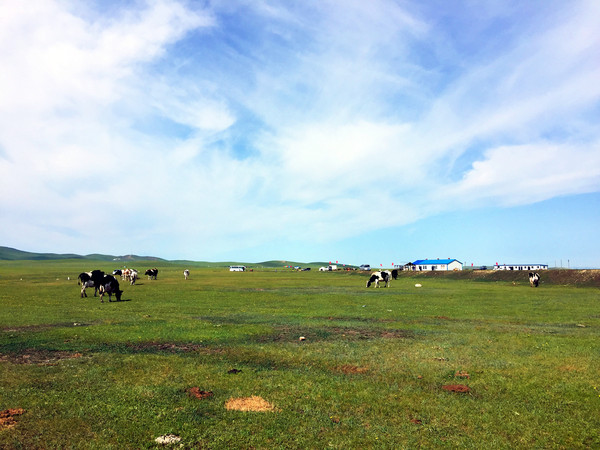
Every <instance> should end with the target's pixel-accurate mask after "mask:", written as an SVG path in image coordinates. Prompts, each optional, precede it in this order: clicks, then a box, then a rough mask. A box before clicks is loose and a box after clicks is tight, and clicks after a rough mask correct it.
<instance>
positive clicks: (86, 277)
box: [77, 272, 98, 298]
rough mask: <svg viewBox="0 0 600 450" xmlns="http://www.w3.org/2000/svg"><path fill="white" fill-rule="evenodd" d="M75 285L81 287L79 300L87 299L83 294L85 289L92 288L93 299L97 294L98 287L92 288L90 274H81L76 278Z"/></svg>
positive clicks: (92, 283)
mask: <svg viewBox="0 0 600 450" xmlns="http://www.w3.org/2000/svg"><path fill="white" fill-rule="evenodd" d="M77 284H80V285H81V298H83V297H87V294H86V293H85V290H86V288H92V287H93V288H94V297H95V296H96V294H97V293H98V287H97V286H94V282H93V281H92V272H82V273H80V274H79V276H78V277H77Z"/></svg>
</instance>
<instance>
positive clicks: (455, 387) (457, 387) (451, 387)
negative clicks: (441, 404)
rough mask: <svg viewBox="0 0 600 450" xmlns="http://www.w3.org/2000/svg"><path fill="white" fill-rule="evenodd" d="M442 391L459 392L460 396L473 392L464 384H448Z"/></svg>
mask: <svg viewBox="0 0 600 450" xmlns="http://www.w3.org/2000/svg"><path fill="white" fill-rule="evenodd" d="M442 389H444V390H445V391H448V392H457V393H459V394H466V393H467V392H470V391H471V388H469V386H465V385H464V384H447V385H445V386H442Z"/></svg>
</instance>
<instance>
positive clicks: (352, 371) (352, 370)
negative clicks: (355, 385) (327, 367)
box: [335, 364, 369, 375]
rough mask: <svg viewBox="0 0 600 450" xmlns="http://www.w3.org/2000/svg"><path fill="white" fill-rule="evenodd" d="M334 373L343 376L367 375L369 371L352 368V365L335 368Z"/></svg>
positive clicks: (367, 369)
mask: <svg viewBox="0 0 600 450" xmlns="http://www.w3.org/2000/svg"><path fill="white" fill-rule="evenodd" d="M335 371H336V372H342V373H343V374H346V375H355V374H362V373H367V372H368V371H369V368H368V367H359V366H353V365H352V364H344V365H343V366H338V367H336V368H335Z"/></svg>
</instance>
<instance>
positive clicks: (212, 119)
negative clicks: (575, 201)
mask: <svg viewBox="0 0 600 450" xmlns="http://www.w3.org/2000/svg"><path fill="white" fill-rule="evenodd" d="M71 6H74V5H71ZM119 6H120V5H119ZM76 7H77V8H79V10H75V9H69V5H68V4H66V3H63V2H54V1H41V0H32V1H28V2H12V3H5V4H2V5H1V6H0V11H1V15H2V17H3V19H2V20H3V22H2V24H1V25H2V26H0V60H2V61H3V66H4V69H3V70H2V71H0V170H2V172H3V173H4V174H6V175H5V176H4V177H3V178H2V180H1V181H0V191H1V192H0V207H2V209H3V210H5V211H9V214H10V218H9V219H6V218H5V219H3V220H4V221H5V222H2V223H0V225H1V226H2V227H5V226H9V225H10V224H11V223H12V222H11V221H13V222H14V223H15V226H16V227H17V229H11V231H10V236H9V237H10V239H11V240H18V239H19V235H20V233H19V231H18V227H19V225H17V224H22V223H24V222H32V221H33V222H39V223H42V222H45V223H49V224H50V225H51V227H50V228H49V231H47V232H45V231H44V227H34V228H31V229H29V228H27V227H29V225H28V226H27V227H23V229H29V235H36V236H40V238H41V239H44V238H46V239H47V238H50V237H52V239H58V240H60V241H61V242H64V243H65V245H69V243H70V244H71V245H72V246H73V247H76V246H77V245H88V244H87V242H86V239H89V236H93V235H97V234H98V232H101V233H102V234H103V236H106V237H107V241H109V242H111V243H112V244H111V245H113V249H112V251H114V252H116V253H119V252H121V251H122V250H120V249H121V248H122V247H123V245H131V244H130V243H131V242H137V243H138V245H143V243H144V242H145V241H146V240H151V239H152V238H153V236H154V237H155V238H156V236H160V240H162V241H164V242H165V244H164V245H165V246H167V245H171V246H172V247H173V248H174V250H173V252H177V251H184V250H186V249H188V248H189V246H190V244H189V240H190V239H191V240H192V241H194V242H196V243H200V244H197V245H201V246H203V248H206V249H209V248H210V249H211V251H212V252H214V254H218V252H219V250H220V249H235V248H240V247H258V246H260V245H262V244H264V243H266V242H269V241H273V240H281V241H282V242H284V241H285V240H287V239H292V240H305V241H306V242H309V241H317V242H320V243H323V242H327V241H328V240H335V239H340V238H344V237H348V236H356V235H359V234H360V233H363V232H365V231H367V230H373V229H378V228H382V227H390V226H394V225H401V224H406V223H410V222H412V221H415V220H418V219H420V218H423V217H427V216H428V215H430V214H435V213H439V212H440V211H448V210H452V209H454V208H466V207H478V206H480V205H486V204H489V203H490V202H492V203H494V204H500V205H511V204H526V203H528V202H536V201H540V200H543V199H547V198H551V197H553V196H560V195H568V194H573V193H581V192H593V191H597V190H598V189H599V186H598V183H597V182H596V181H595V180H597V179H598V178H599V177H598V175H599V174H598V171H597V169H596V167H598V157H597V156H596V154H597V153H598V151H597V150H598V144H597V143H598V142H599V140H598V132H597V125H596V122H597V120H593V119H592V120H590V117H592V118H593V117H594V116H595V115H597V110H596V108H597V105H598V100H599V98H600V84H598V83H597V79H598V78H599V76H600V62H599V60H598V58H596V57H595V54H594V50H595V49H596V48H598V46H599V45H600V33H599V32H598V31H597V25H596V24H597V20H596V19H597V18H598V16H599V11H598V6H597V5H596V3H595V2H579V3H576V4H575V6H574V7H570V6H569V8H567V7H564V8H563V7H561V6H560V5H558V6H557V5H554V6H553V7H552V8H551V9H550V13H548V14H539V15H535V16H534V17H533V18H531V19H530V18H529V17H525V18H520V19H519V20H522V22H519V23H515V24H514V26H513V27H512V28H511V29H510V30H502V32H503V33H505V34H506V35H510V36H509V37H510V39H507V41H506V45H502V44H503V42H504V41H503V42H498V41H497V39H498V38H496V37H495V36H494V34H492V33H490V29H491V30H492V31H493V23H494V20H495V19H497V18H498V17H501V18H502V20H509V19H510V18H511V17H514V16H512V15H515V14H516V15H518V10H519V7H518V6H515V5H513V6H510V7H508V9H506V10H505V9H503V8H504V6H503V4H502V3H494V4H493V5H491V6H490V5H486V8H487V9H486V12H485V14H481V15H480V14H479V10H478V11H473V10H471V9H470V8H469V7H465V8H463V9H462V10H461V14H463V15H464V16H465V17H462V18H461V19H460V20H457V22H458V23H463V22H465V21H466V22H468V20H467V18H468V16H469V14H474V16H477V17H478V19H477V23H474V25H473V28H472V29H469V30H468V32H469V36H471V37H472V38H473V40H471V39H469V44H468V45H469V48H468V49H465V47H461V45H465V44H464V43H460V42H458V40H459V39H460V38H459V37H457V36H459V35H460V34H461V30H457V29H452V28H451V26H452V25H450V24H447V23H445V18H444V17H441V16H440V17H437V16H436V17H429V16H428V15H427V14H431V15H434V14H436V13H437V11H431V10H430V11H428V9H427V8H428V6H427V5H423V4H416V3H415V4H411V3H408V4H406V5H404V4H403V5H399V4H397V3H396V2H389V1H385V0H381V1H376V2H361V1H355V2H354V1H353V2H346V3H345V4H344V6H343V7H340V5H339V3H338V2H320V3H318V4H310V3H308V4H307V3H297V4H293V5H292V4H287V3H285V4H281V3H273V2H267V1H265V2H246V3H228V2H226V3H222V2H217V3H216V4H214V5H210V4H209V5H208V6H207V8H212V9H211V10H202V9H200V7H198V6H197V4H192V3H183V2H179V1H174V0H173V1H168V0H161V1H158V0H157V1H149V2H147V3H142V4H141V6H139V5H138V6H136V7H135V8H133V9H127V8H123V9H119V10H116V11H113V12H111V13H110V15H108V14H105V15H97V13H94V12H93V11H83V10H84V8H86V6H85V5H82V4H78V5H76ZM241 12H243V20H242V19H241V17H240V14H241ZM565 12H566V13H565ZM561 13H565V14H563V15H561ZM559 17H560V20H559ZM473 20H475V19H473ZM530 29H531V30H533V32H531V33H530V31H529V30H530ZM488 33H489V34H488ZM477 39H487V40H489V42H485V45H484V44H482V45H481V46H480V47H477V48H475V50H477V51H474V52H473V53H470V51H472V50H474V47H476V46H475V45H474V44H473V42H476V41H477ZM449 55H450V56H449ZM532 160H534V161H532ZM465 161H466V162H465ZM580 161H585V162H586V163H585V164H581V163H579V162H580ZM574 162H577V163H574ZM459 163H460V164H459ZM461 164H462V165H461ZM459 166H460V167H461V170H464V167H467V170H466V171H465V172H464V173H461V172H457V171H456V169H455V167H459ZM456 180H458V181H456ZM15 190H16V191H18V192H19V195H18V196H15V195H12V194H11V195H8V194H7V193H8V192H11V193H12V192H15ZM465 199H470V200H469V201H466V200H465ZM88 205H92V206H88ZM88 208H99V210H101V211H109V212H108V213H104V212H103V213H102V214H97V213H95V211H94V210H93V209H92V210H90V209H88ZM124 229H127V230H131V234H130V235H129V236H126V235H124V233H123V230H124ZM61 233H62V235H63V236H62V237H60V238H59V237H58V236H59V235H61ZM132 236H133V240H132ZM21 239H22V240H23V241H25V240H27V239H28V237H21ZM82 242H83V243H85V244H82ZM144 245H145V244H144ZM73 250H75V248H73ZM89 250H90V251H100V250H101V249H98V248H90V249H89ZM102 251H107V252H108V251H109V250H108V249H107V250H102ZM188 251H189V250H188ZM282 256H284V255H282Z"/></svg>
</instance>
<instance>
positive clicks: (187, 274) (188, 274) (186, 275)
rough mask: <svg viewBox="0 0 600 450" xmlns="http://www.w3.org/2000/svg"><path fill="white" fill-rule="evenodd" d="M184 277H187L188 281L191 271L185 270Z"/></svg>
mask: <svg viewBox="0 0 600 450" xmlns="http://www.w3.org/2000/svg"><path fill="white" fill-rule="evenodd" d="M183 276H184V277H185V279H186V280H187V279H188V277H189V276H190V271H189V270H187V269H185V270H184V271H183Z"/></svg>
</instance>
